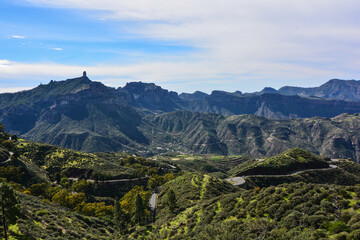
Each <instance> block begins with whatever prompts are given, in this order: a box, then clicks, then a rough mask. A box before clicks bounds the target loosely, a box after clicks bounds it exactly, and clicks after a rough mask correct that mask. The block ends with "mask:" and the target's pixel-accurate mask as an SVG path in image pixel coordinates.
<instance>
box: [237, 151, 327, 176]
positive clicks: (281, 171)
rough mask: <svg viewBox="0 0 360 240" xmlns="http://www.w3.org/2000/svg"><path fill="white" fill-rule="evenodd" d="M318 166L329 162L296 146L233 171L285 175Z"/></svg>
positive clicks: (245, 173) (240, 166)
mask: <svg viewBox="0 0 360 240" xmlns="http://www.w3.org/2000/svg"><path fill="white" fill-rule="evenodd" d="M318 168H329V164H328V163H327V162H326V161H325V160H324V159H322V158H320V157H318V156H316V155H314V154H312V153H310V152H307V151H305V150H302V149H300V148H294V149H290V150H288V151H286V152H283V153H281V154H279V155H276V156H274V157H270V158H265V159H256V160H252V161H247V162H245V163H243V164H240V165H238V166H237V167H236V168H235V169H234V170H232V171H233V172H234V173H235V175H237V176H250V175H285V174H290V173H293V172H297V171H301V170H306V169H318Z"/></svg>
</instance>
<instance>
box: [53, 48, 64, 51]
mask: <svg viewBox="0 0 360 240" xmlns="http://www.w3.org/2000/svg"><path fill="white" fill-rule="evenodd" d="M52 50H55V51H62V50H64V49H62V48H52Z"/></svg>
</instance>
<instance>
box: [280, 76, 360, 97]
mask: <svg viewBox="0 0 360 240" xmlns="http://www.w3.org/2000/svg"><path fill="white" fill-rule="evenodd" d="M276 92H277V93H280V94H284V95H300V96H305V97H307V96H316V97H320V98H330V99H340V100H347V101H360V81H356V80H348V81H345V80H340V79H332V80H330V81H328V82H326V83H324V84H323V85H321V86H319V87H313V88H301V87H289V86H286V87H282V88H280V89H279V90H278V91H276Z"/></svg>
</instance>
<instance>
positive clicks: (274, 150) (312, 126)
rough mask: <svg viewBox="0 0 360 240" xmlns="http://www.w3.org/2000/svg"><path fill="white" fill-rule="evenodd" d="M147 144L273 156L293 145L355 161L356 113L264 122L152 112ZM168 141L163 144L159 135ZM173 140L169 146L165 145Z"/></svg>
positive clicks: (359, 124) (359, 126) (359, 127)
mask: <svg viewBox="0 0 360 240" xmlns="http://www.w3.org/2000/svg"><path fill="white" fill-rule="evenodd" d="M154 122H155V123H156V124H157V126H158V129H156V130H155V131H153V132H154V134H155V136H154V138H153V142H152V144H154V145H155V144H157V146H161V147H164V149H166V148H167V149H168V150H171V149H174V150H183V151H189V150H190V151H191V152H197V153H218V154H219V153H220V154H235V155H244V156H252V157H263V156H274V155H276V154H279V153H281V152H284V151H286V150H288V149H291V148H294V147H300V148H302V149H305V150H307V151H310V152H312V153H315V154H317V155H323V156H329V157H332V158H351V159H353V160H355V161H360V155H359V150H360V145H359V142H360V139H359V136H358V134H357V133H358V132H359V131H360V117H359V115H358V114H354V115H348V114H343V115H340V116H337V117H335V118H331V119H327V118H309V119H296V120H269V119H266V118H262V117H257V116H252V115H240V116H230V117H223V116H221V115H216V114H209V113H192V112H174V113H166V114H162V115H157V116H156V117H155V119H154ZM157 136H162V139H166V137H165V136H168V139H169V141H168V142H167V144H163V143H162V141H160V140H161V139H160V138H157ZM170 143H173V144H170Z"/></svg>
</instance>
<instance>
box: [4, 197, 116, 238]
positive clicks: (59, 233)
mask: <svg viewBox="0 0 360 240" xmlns="http://www.w3.org/2000/svg"><path fill="white" fill-rule="evenodd" d="M18 195H19V199H20V202H21V205H22V206H24V207H23V209H22V216H21V218H19V219H18V221H17V223H16V224H15V225H11V226H10V227H9V228H10V233H11V235H12V236H13V237H15V239H30V240H31V239H60V238H61V239H92V240H98V239H114V235H115V232H116V228H115V226H114V225H113V224H110V223H109V221H105V220H103V219H100V218H96V217H87V216H84V215H82V214H78V213H76V212H72V211H69V210H68V209H66V208H59V207H58V206H53V205H50V204H47V203H43V202H42V201H41V199H39V198H37V197H34V196H29V195H27V194H23V193H18Z"/></svg>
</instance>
